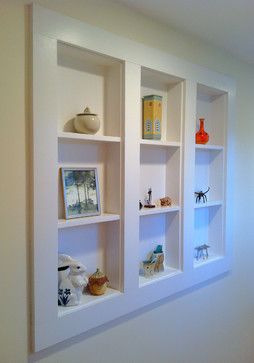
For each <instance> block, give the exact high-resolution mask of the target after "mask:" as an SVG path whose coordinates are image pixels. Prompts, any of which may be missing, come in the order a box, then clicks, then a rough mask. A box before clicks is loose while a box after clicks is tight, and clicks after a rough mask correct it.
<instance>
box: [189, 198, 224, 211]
mask: <svg viewBox="0 0 254 363" xmlns="http://www.w3.org/2000/svg"><path fill="white" fill-rule="evenodd" d="M217 205H218V206H220V205H223V201H222V200H211V201H208V202H206V203H195V204H194V208H195V209H198V208H209V207H215V206H217Z"/></svg>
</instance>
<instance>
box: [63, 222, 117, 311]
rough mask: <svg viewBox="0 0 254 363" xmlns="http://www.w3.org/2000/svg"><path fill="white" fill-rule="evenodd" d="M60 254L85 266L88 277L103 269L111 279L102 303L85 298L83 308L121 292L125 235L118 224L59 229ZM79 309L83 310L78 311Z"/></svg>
mask: <svg viewBox="0 0 254 363" xmlns="http://www.w3.org/2000/svg"><path fill="white" fill-rule="evenodd" d="M58 253H60V254H66V255H70V256H72V257H73V258H75V259H77V260H78V261H80V262H81V263H82V264H84V265H85V266H86V268H87V275H88V276H90V275H91V274H93V273H94V272H95V271H96V269H97V268H99V269H100V270H101V271H102V272H104V273H105V274H106V276H107V277H108V279H109V290H108V292H107V294H106V295H102V297H101V299H98V298H96V297H94V296H92V295H89V294H88V293H86V294H83V300H82V305H83V306H86V305H89V304H92V303H93V302H97V301H103V300H104V299H105V298H106V297H110V296H112V295H115V294H117V293H119V292H120V291H121V289H122V281H121V277H120V276H121V275H122V274H121V271H120V270H121V265H120V255H121V235H120V223H119V222H118V221H111V222H108V223H98V224H90V225H84V226H80V227H79V228H72V229H70V228H66V229H59V230H58ZM77 308H79V306H76V307H74V309H77ZM64 310H65V309H64Z"/></svg>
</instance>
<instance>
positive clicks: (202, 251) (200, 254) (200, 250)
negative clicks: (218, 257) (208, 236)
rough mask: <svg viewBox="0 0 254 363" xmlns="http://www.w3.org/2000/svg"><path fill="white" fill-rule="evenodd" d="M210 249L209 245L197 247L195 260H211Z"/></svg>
mask: <svg viewBox="0 0 254 363" xmlns="http://www.w3.org/2000/svg"><path fill="white" fill-rule="evenodd" d="M208 248H210V246H208V245H207V244H203V245H200V246H197V247H195V250H196V256H195V258H196V260H197V261H199V260H200V259H201V258H202V259H203V260H207V259H208V258H209V255H208Z"/></svg>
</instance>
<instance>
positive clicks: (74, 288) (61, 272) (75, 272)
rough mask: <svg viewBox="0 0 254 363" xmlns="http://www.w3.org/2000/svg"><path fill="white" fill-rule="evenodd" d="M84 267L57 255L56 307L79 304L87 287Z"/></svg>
mask: <svg viewBox="0 0 254 363" xmlns="http://www.w3.org/2000/svg"><path fill="white" fill-rule="evenodd" d="M87 283H88V278H87V276H86V267H85V266H84V265H83V264H82V263H80V262H79V261H77V260H75V259H73V258H72V257H71V256H68V255H64V254H59V255H58V305H62V306H73V305H78V304H80V302H81V296H82V293H83V290H84V288H85V287H86V286H87Z"/></svg>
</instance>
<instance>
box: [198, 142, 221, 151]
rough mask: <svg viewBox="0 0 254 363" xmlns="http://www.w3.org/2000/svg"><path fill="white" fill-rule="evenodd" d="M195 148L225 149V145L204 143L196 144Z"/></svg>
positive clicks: (208, 149)
mask: <svg viewBox="0 0 254 363" xmlns="http://www.w3.org/2000/svg"><path fill="white" fill-rule="evenodd" d="M195 148H196V149H197V150H207V151H210V150H211V151H212V150H218V151H220V150H224V146H222V145H210V144H206V145H203V144H196V145H195Z"/></svg>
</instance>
